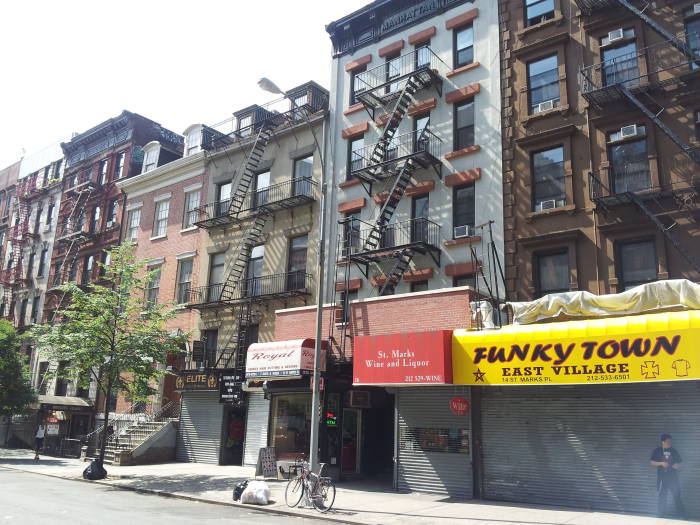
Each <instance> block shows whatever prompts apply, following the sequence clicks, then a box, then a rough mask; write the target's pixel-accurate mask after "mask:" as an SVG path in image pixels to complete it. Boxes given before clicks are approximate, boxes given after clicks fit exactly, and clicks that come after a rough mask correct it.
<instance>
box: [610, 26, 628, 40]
mask: <svg viewBox="0 0 700 525" xmlns="http://www.w3.org/2000/svg"><path fill="white" fill-rule="evenodd" d="M624 36H625V32H624V30H623V29H622V28H620V29H615V30H614V31H610V32H609V33H608V43H609V42H614V41H615V40H621V39H622V38H624Z"/></svg>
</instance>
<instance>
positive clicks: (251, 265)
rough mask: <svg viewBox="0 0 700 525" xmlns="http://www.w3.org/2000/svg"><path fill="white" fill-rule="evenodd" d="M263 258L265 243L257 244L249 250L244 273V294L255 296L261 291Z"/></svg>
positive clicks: (260, 293)
mask: <svg viewBox="0 0 700 525" xmlns="http://www.w3.org/2000/svg"><path fill="white" fill-rule="evenodd" d="M264 260H265V245H264V244H259V245H258V246H255V247H254V248H253V249H252V250H251V251H250V258H249V259H248V268H247V275H246V286H245V295H246V297H256V296H258V295H262V293H263V281H262V277H263V262H264Z"/></svg>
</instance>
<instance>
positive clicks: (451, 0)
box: [379, 0, 474, 35]
mask: <svg viewBox="0 0 700 525" xmlns="http://www.w3.org/2000/svg"><path fill="white" fill-rule="evenodd" d="M471 1H472V2H473V1H474V0H471ZM456 3H457V0H423V1H422V2H419V3H418V4H415V5H413V6H411V7H409V8H407V9H403V10H401V11H398V12H397V13H394V14H391V15H390V16H387V17H386V18H384V20H383V21H382V25H381V27H380V30H379V31H380V33H381V34H382V35H383V34H385V33H389V32H391V31H394V30H396V29H399V28H401V27H404V26H407V25H410V24H412V23H414V22H417V21H418V20H422V19H424V18H427V17H429V16H433V15H434V14H435V13H437V12H438V11H440V10H441V9H447V8H449V7H451V6H452V4H456ZM397 5H401V4H397Z"/></svg>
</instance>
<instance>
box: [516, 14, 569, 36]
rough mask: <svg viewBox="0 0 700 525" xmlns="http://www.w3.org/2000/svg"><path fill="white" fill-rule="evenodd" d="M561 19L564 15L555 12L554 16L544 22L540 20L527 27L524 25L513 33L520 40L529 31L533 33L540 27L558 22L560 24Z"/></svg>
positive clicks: (562, 19)
mask: <svg viewBox="0 0 700 525" xmlns="http://www.w3.org/2000/svg"><path fill="white" fill-rule="evenodd" d="M563 21H564V16H563V15H562V14H561V13H559V12H557V13H556V14H555V15H554V18H550V19H549V20H545V21H544V22H540V23H539V24H535V25H532V26H529V27H524V28H523V29H521V30H520V31H517V32H516V33H515V35H516V36H517V37H518V38H519V39H520V40H522V39H523V38H525V37H526V36H527V35H529V34H530V33H535V32H537V31H539V30H540V29H544V28H545V27H551V26H555V25H559V24H561V23H562V22H563Z"/></svg>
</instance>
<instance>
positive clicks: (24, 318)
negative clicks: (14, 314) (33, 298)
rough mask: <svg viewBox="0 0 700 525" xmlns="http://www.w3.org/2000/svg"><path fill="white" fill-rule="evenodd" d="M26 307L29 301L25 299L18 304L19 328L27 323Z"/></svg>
mask: <svg viewBox="0 0 700 525" xmlns="http://www.w3.org/2000/svg"><path fill="white" fill-rule="evenodd" d="M27 306H29V299H27V298H26V297H25V298H24V299H22V302H21V303H19V324H20V326H24V324H25V323H26V322H27Z"/></svg>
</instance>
